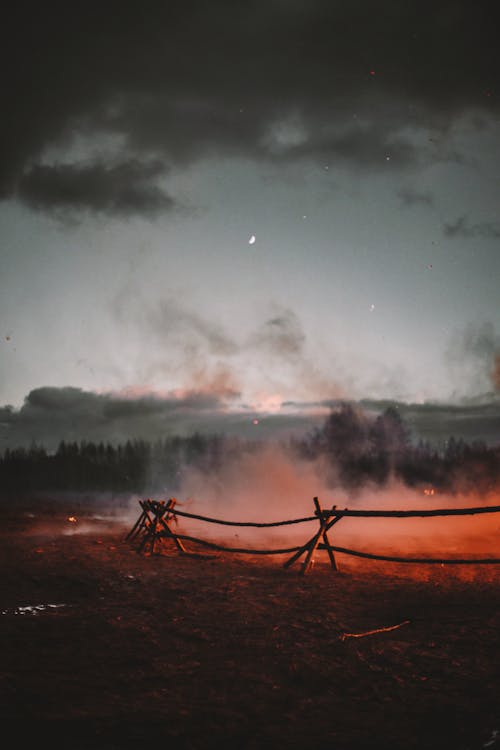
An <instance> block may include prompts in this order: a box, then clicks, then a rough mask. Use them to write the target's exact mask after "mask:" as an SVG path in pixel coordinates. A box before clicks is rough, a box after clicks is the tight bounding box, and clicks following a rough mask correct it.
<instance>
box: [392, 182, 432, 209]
mask: <svg viewBox="0 0 500 750" xmlns="http://www.w3.org/2000/svg"><path fill="white" fill-rule="evenodd" d="M398 198H399V199H400V201H401V205H402V206H404V207H405V208H410V207H412V206H419V205H420V206H433V205H434V197H433V195H432V193H430V192H429V191H427V190H425V191H421V190H414V189H413V188H409V187H404V188H401V190H399V191H398Z"/></svg>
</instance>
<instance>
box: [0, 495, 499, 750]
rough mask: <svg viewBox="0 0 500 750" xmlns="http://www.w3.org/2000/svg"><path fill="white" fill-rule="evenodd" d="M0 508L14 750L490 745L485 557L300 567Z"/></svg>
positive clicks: (0, 708) (6, 685)
mask: <svg viewBox="0 0 500 750" xmlns="http://www.w3.org/2000/svg"><path fill="white" fill-rule="evenodd" d="M2 507H3V509H0V565H1V571H2V573H1V598H0V648H1V658H0V690H1V700H0V714H1V721H2V727H3V734H4V736H6V731H7V730H8V729H10V730H12V732H13V734H14V737H15V740H14V742H13V744H14V746H15V747H17V748H28V747H33V746H34V745H36V746H39V745H41V744H42V743H44V742H46V743H47V744H48V745H49V746H50V747H51V748H65V750H84V749H85V750H121V749H122V748H123V749H124V750H128V749H129V748H130V749H132V748H146V747H153V746H154V747H164V748H168V747H175V748H191V749H192V750H205V749H208V748H216V747H217V748H222V747H232V748H238V749H241V750H257V749H258V748H276V749H278V750H286V749H287V748H302V750H304V748H313V747H314V748H320V747H325V748H332V749H335V750H361V748H371V749H373V748H384V749H385V750H403V748H405V749H409V750H411V749H413V748H414V749H415V750H416V749H417V748H418V750H427V749H428V750H433V749H434V748H436V749H437V748H440V750H446V749H447V748H450V749H451V748H453V750H480V749H481V748H487V747H489V748H500V733H499V732H500V672H499V666H500V608H499V605H500V586H499V584H500V570H498V569H497V568H494V567H493V566H492V567H490V568H489V569H488V570H486V569H484V568H480V566H477V567H476V566H474V567H473V568H469V569H468V571H467V574H466V575H462V574H461V572H460V571H459V570H457V569H451V568H446V569H444V568H441V567H440V566H437V567H436V566H433V567H432V569H431V566H426V567H424V566H422V568H421V570H415V568H414V567H412V569H411V571H410V569H409V568H410V566H396V565H392V566H391V565H388V564H387V563H375V562H363V563H353V562H352V558H349V559H348V558H346V557H345V556H344V557H342V556H339V563H340V568H341V570H340V572H338V573H334V572H332V571H331V570H330V568H329V567H328V566H327V565H326V564H317V565H316V566H315V568H314V570H313V571H312V572H311V574H310V575H308V576H306V577H301V576H300V575H298V569H297V568H296V567H295V568H291V569H288V570H284V569H283V567H282V562H283V559H284V558H283V557H281V558H278V557H276V558H273V559H268V558H266V559H265V560H264V561H263V560H262V559H256V558H244V557H236V556H229V555H213V556H210V557H209V558H195V557H181V556H179V554H178V553H177V552H176V551H174V550H173V549H172V550H166V551H165V552H164V553H163V554H162V555H161V556H142V555H140V554H138V553H137V551H136V550H135V549H134V548H133V547H132V546H131V545H130V543H128V542H126V541H125V540H124V536H125V532H126V531H127V530H128V528H129V527H130V526H124V525H121V524H120V523H119V522H115V523H110V522H109V521H107V520H106V519H103V518H92V517H90V516H91V515H92V514H91V513H90V514H89V515H88V516H87V517H85V513H80V514H79V517H78V520H77V522H76V523H74V522H71V521H68V520H67V514H68V513H69V512H70V509H69V508H66V507H63V506H61V505H60V504H59V505H57V507H54V508H48V507H46V506H43V508H41V507H40V506H34V507H33V508H31V509H30V508H29V507H28V508H26V507H24V508H23V509H22V510H21V509H19V512H18V513H16V514H15V515H14V514H12V512H9V513H8V512H7V511H6V507H5V506H2ZM325 562H326V561H325ZM499 567H500V566H499ZM402 568H404V570H403V569H402ZM55 605H57V606H55ZM401 623H404V624H401ZM399 624H401V627H399V628H396V629H393V630H386V631H383V632H380V633H375V634H372V635H365V636H363V637H359V638H355V637H351V636H349V635H348V636H347V637H346V636H345V634H346V633H347V634H361V633H365V632H366V631H370V630H373V629H378V628H382V627H389V626H392V625H399Z"/></svg>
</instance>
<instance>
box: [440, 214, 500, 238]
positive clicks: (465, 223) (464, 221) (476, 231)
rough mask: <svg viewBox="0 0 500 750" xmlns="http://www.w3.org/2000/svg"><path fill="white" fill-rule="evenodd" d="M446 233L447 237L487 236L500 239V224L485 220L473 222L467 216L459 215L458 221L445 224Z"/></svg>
mask: <svg viewBox="0 0 500 750" xmlns="http://www.w3.org/2000/svg"><path fill="white" fill-rule="evenodd" d="M443 231H444V234H445V235H446V236H447V237H451V238H455V237H466V238H469V237H486V238H489V239H498V238H499V237H500V224H499V223H498V222H491V221H485V222H480V223H478V224H471V222H470V221H469V219H468V218H467V217H466V216H459V217H458V219H457V220H456V221H453V222H451V223H449V224H445V225H444V230H443Z"/></svg>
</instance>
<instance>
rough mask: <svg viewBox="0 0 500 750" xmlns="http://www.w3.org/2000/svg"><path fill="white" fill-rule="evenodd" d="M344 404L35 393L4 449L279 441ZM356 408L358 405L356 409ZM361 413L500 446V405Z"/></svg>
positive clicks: (437, 439)
mask: <svg viewBox="0 0 500 750" xmlns="http://www.w3.org/2000/svg"><path fill="white" fill-rule="evenodd" d="M342 403H344V402H341V401H321V402H307V403H300V404H299V403H292V402H285V403H281V404H279V405H278V407H279V408H278V410H277V411H276V412H274V411H273V412H272V413H270V412H265V411H263V412H257V411H255V410H254V409H251V408H249V407H245V406H244V405H243V404H241V403H240V402H238V400H237V397H236V395H235V394H234V393H232V392H230V391H224V389H219V392H217V383H215V384H214V388H213V390H210V389H209V388H207V389H206V390H204V391H203V390H199V391H195V390H193V391H183V392H171V393H168V394H163V395H160V394H147V393H146V394H136V393H134V392H133V391H129V392H121V393H95V392H92V391H84V390H82V389H80V388H74V387H69V386H68V387H65V388H56V387H48V386H45V387H42V388H36V389H34V390H32V391H31V392H30V393H29V394H28V395H27V396H26V398H25V401H24V404H23V405H22V406H21V408H20V409H14V408H13V407H12V406H3V407H0V450H2V451H3V450H4V449H5V448H14V447H18V446H29V445H30V444H32V443H33V442H36V443H39V444H40V443H41V444H44V445H45V446H46V447H47V448H49V449H55V448H56V447H57V445H58V443H59V442H60V441H61V440H65V441H77V442H80V441H93V442H100V441H103V442H111V443H115V444H116V443H118V442H123V441H125V440H127V439H146V440H153V441H154V440H155V439H159V438H164V437H167V436H172V435H183V436H186V435H191V434H193V433H194V432H200V433H202V434H227V435H237V436H240V437H242V438H250V439H252V440H268V439H269V440H275V439H281V438H288V437H290V436H291V435H304V434H305V433H307V432H310V431H311V430H313V429H314V428H315V427H317V426H318V425H320V424H322V423H323V421H324V419H325V417H326V415H327V414H328V413H329V412H330V411H331V409H336V408H338V407H339V406H340V405H341V404H342ZM351 403H355V402H351ZM355 405H356V407H357V408H360V409H361V410H364V411H365V412H367V413H369V414H381V413H383V412H384V411H385V410H386V409H387V408H388V407H394V408H396V409H397V410H398V412H399V414H400V416H401V417H402V419H403V421H404V422H405V424H407V425H408V427H409V429H410V432H411V433H412V438H413V440H418V439H424V440H428V441H430V442H431V443H435V444H439V445H441V446H442V445H443V443H444V441H446V440H447V439H448V438H449V437H451V436H454V437H456V438H460V437H462V438H463V439H464V440H466V441H469V442H470V441H474V440H481V441H485V442H486V443H488V444H498V443H500V400H498V399H495V398H492V399H491V400H489V401H485V402H481V403H468V404H467V403H464V404H461V405H459V404H456V405H450V404H432V403H428V404H405V403H401V402H395V401H388V400H387V401H373V400H367V399H365V400H363V401H360V402H356V403H355Z"/></svg>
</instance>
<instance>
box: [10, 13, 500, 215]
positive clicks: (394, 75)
mask: <svg viewBox="0 0 500 750" xmlns="http://www.w3.org/2000/svg"><path fill="white" fill-rule="evenodd" d="M495 11H496V6H495V5H494V4H493V3H490V2H485V3H479V4H473V3H466V2H445V1H444V0H441V1H438V2H433V3H427V2H411V3H404V4H402V3H400V2H396V0H384V1H383V2H381V3H377V4H372V3H366V2H364V1H361V0H357V1H355V2H351V3H338V2H331V0H316V1H315V0H307V2H306V1H305V0H304V2H298V1H297V2H291V3H285V2H282V1H281V0H256V2H252V3H234V2H230V1H229V0H214V1H213V2H211V3H206V2H202V0H192V1H191V2H189V1H187V2H186V1H185V0H183V2H180V0H178V1H177V2H175V1H173V2H169V3H164V4H158V3H148V2H146V3H145V4H144V3H143V4H141V6H137V5H132V6H130V5H124V4H118V3H115V2H109V3H104V4H102V3H101V4H99V5H97V3H92V2H85V3H83V2H78V1H77V2H75V3H69V4H68V3H65V4H63V3H57V2H56V3H50V4H42V3H39V4H35V5H33V6H30V8H29V13H28V11H27V6H25V5H23V4H9V9H8V11H4V12H3V17H2V44H1V45H0V50H1V51H0V55H1V70H2V74H1V75H2V118H1V121H0V144H1V145H0V148H1V153H0V164H1V165H2V168H1V174H0V196H2V197H3V198H8V197H12V196H13V195H16V193H17V195H18V196H19V197H20V198H21V199H22V200H26V201H28V202H29V203H30V204H31V205H36V206H38V207H40V208H41V207H44V206H45V205H46V206H47V207H48V208H53V207H54V204H55V203H56V202H57V201H60V202H61V204H62V205H63V206H65V205H67V200H68V199H67V197H66V189H64V190H63V189H62V187H63V184H65V183H66V182H68V183H69V186H68V188H69V192H70V193H71V190H73V191H74V195H76V196H77V200H76V203H77V204H78V205H85V207H87V208H90V209H96V208H97V209H98V210H108V211H115V212H116V210H118V211H119V212H126V211H128V210H129V209H130V210H131V211H132V212H134V211H135V212H137V211H143V212H145V213H147V214H148V213H149V214H150V213H151V207H153V209H154V210H153V213H154V212H155V211H156V210H159V209H160V208H167V209H168V208H169V207H170V200H169V199H168V196H167V197H165V196H162V194H160V193H158V192H156V191H155V189H153V192H152V193H149V192H148V191H147V189H146V185H144V184H142V183H141V189H140V190H138V193H137V192H136V190H137V183H136V181H135V177H134V175H129V177H128V178H127V179H128V181H127V180H118V184H115V182H114V180H111V179H110V177H109V175H107V174H106V171H105V170H101V173H100V175H101V177H102V179H103V181H104V183H105V184H106V185H107V188H108V189H106V188H105V189H103V193H102V195H103V200H102V202H101V203H98V201H97V199H94V200H90V199H89V197H88V189H87V188H85V187H82V188H80V189H78V188H77V187H76V184H75V182H76V177H78V170H77V169H76V171H74V172H73V173H71V175H70V174H69V173H68V171H67V170H68V168H69V165H68V164H66V165H60V164H53V165H52V169H53V170H54V171H53V172H49V171H47V168H42V171H41V172H40V171H39V170H40V168H41V165H42V164H45V163H46V162H44V161H43V156H44V154H45V152H46V150H47V149H48V148H49V147H51V148H53V147H59V148H61V147H62V146H64V144H66V145H67V146H68V147H70V146H71V139H72V136H73V135H85V137H87V138H91V137H92V136H93V135H96V137H99V136H100V135H102V134H111V135H116V136H119V137H121V138H122V139H123V142H124V152H125V153H126V154H127V156H124V157H122V161H123V162H127V161H128V160H129V159H130V158H134V159H137V160H139V161H141V162H142V161H144V160H145V159H146V157H147V158H150V157H151V156H156V157H158V158H160V159H162V160H163V161H165V162H167V163H169V164H171V163H185V162H187V161H191V160H193V159H197V158H199V157H200V156H203V155H207V154H208V155H214V154H229V155H243V156H247V157H254V158H273V159H274V158H280V159H296V158H303V157H304V156H307V157H312V158H317V159H324V158H329V159H334V160H337V159H342V160H344V161H345V160H347V162H348V163H350V164H352V165H358V166H364V167H369V168H373V167H376V166H377V165H379V164H380V166H381V167H384V168H385V167H387V164H386V157H387V156H389V157H390V162H392V164H393V165H394V166H395V167H397V166H398V165H401V164H410V163H412V162H415V161H419V160H420V158H421V157H422V155H423V153H422V152H421V149H420V148H419V149H417V148H416V147H415V145H414V144H412V143H411V142H410V139H409V138H408V137H407V136H405V135H403V129H404V130H405V132H408V131H409V130H412V131H413V132H416V131H418V130H419V129H422V128H424V129H431V130H439V131H440V132H441V133H442V134H446V132H447V131H448V128H449V126H450V124H451V123H452V121H453V120H454V118H456V117H459V116H461V115H462V114H463V113H466V112H469V111H471V112H477V111H478V110H483V111H486V112H487V111H493V110H496V111H497V110H498V92H497V91H496V89H495V84H496V77H497V71H498V68H499V62H500V60H499V58H500V46H499V45H498V40H497V34H496V24H495V23H494V18H495ZM290 123H292V124H293V127H292V129H290ZM294 128H295V130H294ZM276 134H278V135H276ZM424 156H425V154H424ZM437 156H439V154H437ZM80 172H82V171H81V170H80ZM23 175H25V176H24V178H23ZM95 176H96V178H97V177H98V175H97V174H96V175H95ZM79 177H80V178H81V179H82V180H83V182H85V181H86V180H87V184H88V181H89V179H90V177H89V174H87V173H85V170H84V171H83V172H82V173H81V174H80V175H79ZM154 177H155V176H154V175H150V178H149V182H148V185H154V184H155V183H154V182H153V178H154ZM73 178H75V180H73ZM44 183H46V187H44ZM112 186H115V187H116V189H117V191H118V195H122V198H120V197H114V196H113V197H110V194H109V189H110V188H111V187H112ZM134 186H135V190H134ZM17 191H19V192H17ZM120 191H121V192H120ZM130 191H131V192H132V196H133V197H130ZM97 192H98V193H99V191H97ZM45 195H46V196H47V197H46V198H45V197H44V196H45ZM127 195H128V196H129V197H128V198H127ZM123 196H125V197H123ZM163 201H165V202H163ZM97 204H98V205H97ZM117 207H118V208H117Z"/></svg>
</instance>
